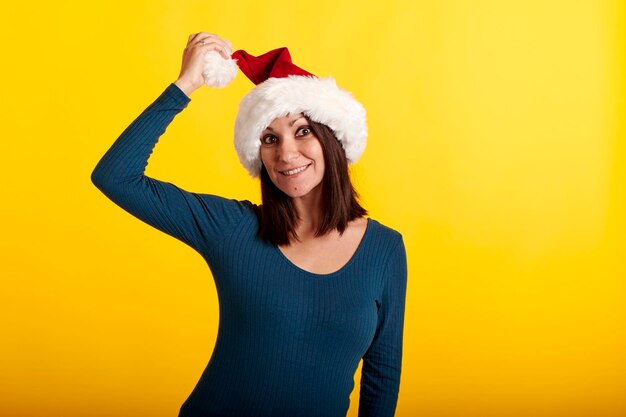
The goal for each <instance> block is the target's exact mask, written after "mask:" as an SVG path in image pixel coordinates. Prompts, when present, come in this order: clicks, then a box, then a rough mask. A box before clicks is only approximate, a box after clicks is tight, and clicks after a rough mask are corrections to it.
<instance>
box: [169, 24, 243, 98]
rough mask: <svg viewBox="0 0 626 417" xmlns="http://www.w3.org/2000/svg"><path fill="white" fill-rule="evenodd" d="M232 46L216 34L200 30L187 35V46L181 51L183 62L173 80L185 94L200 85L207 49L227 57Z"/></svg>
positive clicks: (202, 79)
mask: <svg viewBox="0 0 626 417" xmlns="http://www.w3.org/2000/svg"><path fill="white" fill-rule="evenodd" d="M232 48H233V46H232V45H231V44H230V42H228V41H227V40H225V39H222V38H220V37H219V36H217V35H214V34H211V33H206V32H200V33H192V34H191V35H189V40H188V41H187V47H186V48H185V50H184V51H183V64H182V67H181V69H180V74H179V75H178V79H177V80H176V81H175V82H174V84H176V85H177V86H178V88H180V89H181V90H182V91H183V92H184V93H185V94H186V95H187V96H189V95H190V94H191V93H193V92H194V91H195V90H197V89H198V88H200V87H202V84H203V83H204V78H203V76H202V71H203V69H204V55H205V54H206V53H207V52H208V51H216V52H219V54H220V55H221V56H222V57H223V58H224V59H228V58H229V57H230V54H232Z"/></svg>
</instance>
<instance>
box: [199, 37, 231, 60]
mask: <svg viewBox="0 0 626 417" xmlns="http://www.w3.org/2000/svg"><path fill="white" fill-rule="evenodd" d="M198 42H199V43H200V45H208V44H209V43H216V44H218V45H220V46H221V47H222V48H224V49H225V50H226V52H227V53H228V55H229V56H230V54H231V53H232V51H233V46H232V44H231V43H230V42H228V41H227V40H226V39H222V38H220V37H219V36H217V35H213V36H207V37H204V38H203V39H200V40H198Z"/></svg>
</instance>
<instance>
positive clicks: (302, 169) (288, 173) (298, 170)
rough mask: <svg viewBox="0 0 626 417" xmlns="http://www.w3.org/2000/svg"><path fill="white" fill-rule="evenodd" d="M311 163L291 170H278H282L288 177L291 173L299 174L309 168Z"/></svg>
mask: <svg viewBox="0 0 626 417" xmlns="http://www.w3.org/2000/svg"><path fill="white" fill-rule="evenodd" d="M309 165H311V164H308V165H304V166H301V167H299V168H294V169H290V170H289V171H278V172H280V173H281V174H283V175H284V176H286V177H289V176H291V175H296V174H299V173H300V172H302V171H304V170H305V169H307V168H308V167H309Z"/></svg>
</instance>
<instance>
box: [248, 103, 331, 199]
mask: <svg viewBox="0 0 626 417" xmlns="http://www.w3.org/2000/svg"><path fill="white" fill-rule="evenodd" d="M260 140H261V161H262V162H263V165H265V169H266V170H267V173H268V174H269V177H270V179H271V180H272V182H273V183H274V185H276V187H278V189H279V190H281V191H282V192H284V193H285V194H287V195H288V196H290V197H292V198H296V197H303V196H305V195H307V194H309V193H310V192H311V191H314V192H320V191H321V183H322V179H323V178H324V154H323V151H322V145H321V144H320V142H319V140H318V139H317V137H316V136H315V135H314V134H313V131H312V130H311V127H310V126H309V122H308V120H307V119H306V118H305V117H304V115H303V114H302V113H297V114H293V115H291V114H290V115H287V116H284V117H279V118H277V119H274V121H273V122H272V123H270V125H269V126H268V127H267V128H266V129H265V130H264V131H263V133H262V134H261V138H260Z"/></svg>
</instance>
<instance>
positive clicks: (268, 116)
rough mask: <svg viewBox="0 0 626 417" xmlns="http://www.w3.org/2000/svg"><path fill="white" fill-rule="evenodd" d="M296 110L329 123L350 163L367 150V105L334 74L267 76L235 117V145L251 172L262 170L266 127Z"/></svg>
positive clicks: (258, 174)
mask: <svg viewBox="0 0 626 417" xmlns="http://www.w3.org/2000/svg"><path fill="white" fill-rule="evenodd" d="M295 113H304V114H305V115H306V116H307V117H308V118H310V119H311V120H313V121H315V122H318V123H322V124H325V125H326V126H328V127H330V128H331V129H332V130H333V132H334V133H335V136H336V137H337V139H338V140H339V142H340V143H341V145H342V146H343V149H344V151H345V152H346V157H347V159H348V163H354V162H356V161H357V160H358V159H359V158H360V156H361V154H362V153H363V151H364V150H365V144H366V140H367V123H366V119H365V108H364V107H363V106H362V105H361V103H359V102H358V101H357V100H356V99H354V97H352V95H351V94H350V93H349V92H347V91H345V90H343V89H340V88H339V87H337V84H336V82H335V80H334V79H333V78H332V77H326V78H318V77H314V76H302V75H290V76H288V77H286V78H268V79H267V80H265V81H264V82H262V83H260V84H259V85H257V86H256V87H255V88H254V89H252V91H250V92H249V93H248V94H247V95H246V96H245V97H244V98H243V99H242V100H241V103H240V104H239V112H238V114H237V119H236V120H235V149H236V150H237V155H238V156H239V160H240V161H241V164H242V165H243V166H244V168H246V170H248V172H249V173H250V175H251V176H253V177H258V176H260V173H261V156H260V148H261V133H262V132H263V130H265V128H267V126H269V125H270V124H271V123H272V121H274V119H276V118H278V117H283V116H286V115H288V114H295Z"/></svg>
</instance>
